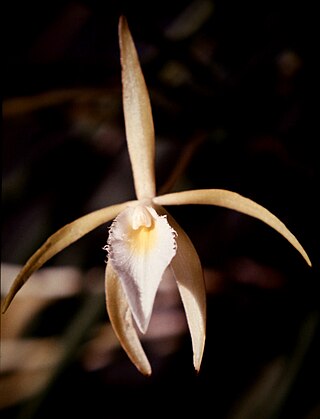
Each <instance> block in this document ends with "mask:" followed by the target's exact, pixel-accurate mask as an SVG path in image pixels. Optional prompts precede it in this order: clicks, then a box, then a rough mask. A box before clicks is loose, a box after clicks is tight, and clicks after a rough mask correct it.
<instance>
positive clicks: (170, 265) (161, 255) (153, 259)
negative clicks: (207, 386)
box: [3, 16, 311, 375]
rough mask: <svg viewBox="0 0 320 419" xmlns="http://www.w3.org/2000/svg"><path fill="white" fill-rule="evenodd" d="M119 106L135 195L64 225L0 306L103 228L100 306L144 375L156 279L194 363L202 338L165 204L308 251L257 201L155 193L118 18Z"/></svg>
mask: <svg viewBox="0 0 320 419" xmlns="http://www.w3.org/2000/svg"><path fill="white" fill-rule="evenodd" d="M119 43H120V55H121V68H122V88H123V108H124V119H125V131H126V138H127V145H128V151H129V156H130V161H131V166H132V172H133V179H134V187H135V193H136V199H135V200H132V201H128V202H123V203H119V204H115V205H111V206H109V207H106V208H103V209H100V210H97V211H94V212H91V213H90V214H87V215H85V216H83V217H81V218H78V219H77V220H75V221H73V222H71V223H70V224H67V225H65V226H64V227H62V228H61V229H60V230H58V231H57V232H56V233H55V234H53V235H52V236H50V237H49V238H48V239H47V241H46V242H45V243H44V244H43V245H42V246H41V247H40V248H39V249H38V250H37V251H36V252H35V253H34V254H33V255H32V256H31V257H30V259H29V260H28V261H27V263H26V264H25V265H24V267H23V268H22V269H21V271H20V273H19V274H18V276H17V277H16V279H15V281H14V282H13V285H12V287H11V289H10V290H9V293H8V295H7V297H6V298H5V300H4V304H3V312H5V311H6V310H7V308H8V306H9V305H10V303H11V301H12V299H13V298H14V296H15V294H16V293H17V292H18V290H19V289H20V288H21V287H22V285H23V284H24V283H25V282H26V281H27V279H28V278H29V277H30V276H31V275H32V274H33V273H34V272H35V271H36V270H37V269H39V268H40V267H41V266H42V265H43V264H44V263H45V262H47V261H48V260H49V259H50V258H52V257H53V256H54V255H56V254H57V253H58V252H60V251H61V250H63V249H64V248H66V247H67V246H69V245H70V244H71V243H73V242H75V241H76V240H78V239H80V238H81V237H82V236H84V235H85V234H87V233H89V232H90V231H91V230H93V229H95V228H96V227H98V226H100V225H102V224H103V223H107V222H109V221H113V222H112V224H111V227H110V229H109V236H108V241H107V245H106V247H105V249H106V251H107V255H108V258H107V263H106V274H105V292H106V306H107V311H108V315H109V319H110V322H111V324H112V327H113V329H114V332H115V334H116V335H117V337H118V339H119V341H120V343H121V345H122V347H123V349H124V350H125V351H126V353H127V355H128V356H129V358H130V359H131V361H132V362H133V364H134V365H135V366H136V367H137V368H138V370H139V371H141V372H142V373H143V374H145V375H150V374H151V367H150V364H149V361H148V359H147V356H146V354H145V352H144V350H143V347H142V345H141V342H140V338H139V332H140V333H142V334H144V333H145V332H146V331H147V329H148V325H149V321H150V317H151V314H152V309H153V304H154V300H155V296H156V293H157V290H158V288H159V284H160V282H161V280H162V279H163V278H164V277H170V278H171V279H172V280H175V281H176V284H177V286H178V289H179V292H180V296H181V300H182V303H183V306H184V310H185V314H186V319H187V323H188V327H189V331H190V335H191V342H192V349H193V364H194V368H195V370H196V371H199V369H200V365H201V360H202V356H203V351H204V346H205V339H206V290H205V283H204V277H203V271H202V267H201V263H200V259H199V257H198V254H197V252H196V250H195V248H194V246H193V244H192V242H191V240H190V239H189V238H188V236H187V234H186V233H185V232H184V231H183V229H182V228H181V227H180V226H179V224H178V223H177V222H176V221H175V220H174V219H173V217H172V216H171V215H170V214H169V213H168V212H167V211H166V210H165V209H164V206H167V205H168V206H170V205H190V204H202V205H216V206H220V207H224V208H229V209H232V210H236V211H239V212H241V213H244V214H247V215H250V216H252V217H255V218H257V219H259V220H261V221H262V222H264V223H266V224H267V225H269V226H270V227H272V228H273V229H275V230H276V231H277V232H278V233H280V234H281V235H282V236H283V237H285V238H286V239H287V240H288V241H289V243H291V244H292V246H294V247H295V248H296V250H297V251H298V252H300V254H301V255H302V256H303V258H304V259H305V260H306V262H307V263H308V264H309V265H310V266H311V262H310V260H309V257H308V255H307V253H306V252H305V250H304V249H303V247H302V246H301V244H300V243H299V242H298V240H297V239H296V237H295V236H294V235H293V234H292V233H291V232H290V231H289V230H288V229H287V227H286V226H285V225H284V224H283V223H282V222H281V221H280V220H279V219H278V218H277V217H276V216H275V215H273V214H272V213H270V212H269V211H268V210H267V209H265V208H264V207H263V206H261V205H259V204H257V203H255V202H253V201H252V200H250V199H248V198H245V197H243V196H241V195H239V194H237V193H235V192H231V191H228V190H221V189H205V190H187V191H182V192H175V193H169V194H165V195H162V196H156V182H155V168H154V157H155V135H154V126H153V119H152V111H151V105H150V99H149V94H148V91H147V87H146V84H145V80H144V77H143V74H142V71H141V67H140V64H139V58H138V55H137V51H136V48H135V45H134V42H133V39H132V36H131V33H130V30H129V27H128V24H127V21H126V19H125V18H124V17H123V16H122V17H120V20H119Z"/></svg>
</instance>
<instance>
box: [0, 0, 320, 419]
mask: <svg viewBox="0 0 320 419" xmlns="http://www.w3.org/2000/svg"><path fill="white" fill-rule="evenodd" d="M2 10H3V13H2V16H3V17H2V19H3V41H4V42H3V47H4V48H3V53H2V55H3V58H2V65H1V67H2V81H3V83H2V85H3V148H2V152H3V160H2V163H3V182H2V261H3V262H7V263H18V264H23V263H24V262H25V261H26V259H27V258H28V257H29V256H30V255H31V254H32V252H33V251H34V250H36V248H37V247H38V246H39V245H40V244H41V243H42V242H43V241H44V240H45V239H46V238H47V237H48V236H49V235H50V234H52V233H53V232H54V231H56V230H57V229H58V228H60V227H61V226H63V225H64V224H66V223H67V222H69V221H72V220H73V219H75V218H77V217H79V216H81V215H83V214H85V213H87V212H89V211H92V210H93V209H97V208H100V207H102V206H106V205H110V204H112V203H117V202H121V201H122V200H124V199H131V198H132V197H133V196H134V191H133V186H132V179H131V171H130V164H129V161H128V156H127V150H126V143H125V136H124V121H123V114H122V104H121V80H120V62H119V46H118V32H117V31H118V29H117V26H118V19H119V16H120V15H121V14H125V15H126V17H127V19H128V23H129V26H130V29H131V32H132V35H133V38H134V40H135V43H136V46H137V50H138V53H139V56H140V60H141V65H142V69H143V72H144V75H145V78H146V82H147V85H148V88H149V92H150V97H151V103H152V108H153V115H154V123H155V131H156V141H157V184H158V187H159V188H160V187H161V185H162V184H163V183H164V182H165V181H166V179H167V177H168V175H169V174H170V172H171V170H172V169H173V168H174V165H175V162H176V161H177V159H178V157H179V156H180V155H181V153H183V151H184V150H185V148H186V146H187V145H188V144H190V143H192V142H194V143H195V144H198V146H197V147H196V148H195V150H194V153H193V155H192V158H191V160H190V162H189V165H188V166H187V167H186V169H185V170H184V171H183V173H182V174H181V176H180V178H179V180H178V182H177V184H176V186H175V188H176V189H196V188H223V189H229V190H232V191H235V192H238V193H241V194H242V195H244V196H247V197H249V198H251V199H253V200H255V201H256V202H258V203H260V204H262V205H264V206H265V207H266V208H268V209H269V210H270V211H271V212H273V213H274V214H275V215H277V216H278V217H279V218H280V219H281V220H282V221H283V222H284V223H285V224H286V225H287V227H288V228H289V229H290V230H291V231H292V232H293V233H294V234H295V235H296V237H297V238H298V239H299V241H300V242H301V244H302V245H303V246H304V248H305V249H306V251H307V252H308V254H309V256H310V258H311V261H312V262H313V265H314V266H313V268H312V269H310V268H309V267H308V266H307V265H306V264H305V262H304V261H303V259H302V258H301V257H300V255H299V254H298V253H297V252H296V251H295V250H294V249H293V248H292V247H291V246H290V245H289V244H288V243H287V242H286V241H285V240H283V239H282V237H280V236H279V235H278V234H277V233H275V232H274V231H273V230H271V229H270V228H268V227H266V226H265V225H264V224H262V223H260V222H258V221H256V220H253V219H251V218H249V217H246V216H244V215H239V214H238V213H236V212H233V211H228V210H224V209H221V208H212V207H210V208H209V207H197V208H195V207H191V206H190V207H189V206H188V207H185V208H169V210H170V212H171V213H172V215H174V216H175V218H176V219H177V221H178V222H179V223H180V224H181V226H182V227H183V228H184V229H185V231H186V232H187V233H188V234H189V235H190V237H191V238H192V240H193V243H194V245H195V247H196V249H197V250H198V252H199V256H200V259H201V261H202V263H203V267H204V268H205V270H207V272H208V278H207V281H208V325H207V327H208V330H207V343H206V349H205V353H204V359H203V363H202V367H201V370H200V373H199V374H198V375H196V374H195V372H194V371H193V367H192V356H191V354H190V351H191V349H190V342H189V336H188V335H186V336H185V337H184V338H183V339H182V340H181V342H180V345H179V348H178V349H177V350H175V351H173V352H172V353H170V354H169V355H167V356H166V357H165V359H162V358H161V356H160V355H157V352H156V350H152V351H150V353H151V356H150V360H151V364H153V365H154V366H155V368H154V373H153V375H152V376H151V377H149V378H147V377H143V376H141V375H140V374H139V373H138V372H137V371H136V370H135V368H134V367H133V366H132V365H131V364H130V361H129V360H128V359H127V357H126V355H125V353H124V352H123V351H122V350H121V349H119V351H118V353H117V357H116V358H115V360H114V362H113V363H111V364H108V365H107V366H105V367H104V368H100V369H99V370H97V371H94V372H88V371H85V369H84V368H83V366H82V363H81V362H80V359H79V356H78V355H77V349H78V348H75V351H74V354H73V355H74V356H71V357H70V359H69V360H68V362H66V364H65V365H63V367H62V368H61V371H60V373H59V374H58V375H57V377H56V379H55V381H54V383H52V384H51V385H50V388H49V389H48V391H47V392H46V393H45V396H43V397H41V398H40V399H41V402H40V403H38V404H37V403H35V405H36V406H37V407H36V408H35V409H33V408H30V407H28V406H31V404H30V403H32V401H31V402H30V400H29V401H26V402H25V403H22V402H21V403H20V404H19V405H15V406H10V407H8V408H6V409H4V411H3V412H2V413H3V417H8V418H9V417H10V418H11V417H12V418H13V417H19V418H23V417H26V418H27V417H30V416H32V417H35V418H37V419H38V418H44V417H45V418H46V419H49V418H51V417H52V418H53V417H56V416H57V415H60V414H62V415H65V416H67V415H72V416H73V417H75V416H77V415H79V414H81V415H84V414H88V415H90V417H92V418H95V417H101V416H103V417H106V418H109V417H110V418H120V417H121V418H122V417H124V416H128V415H130V414H132V415H134V416H140V417H150V416H152V415H162V414H163V415H165V416H166V417H171V416H177V415H179V417H181V416H182V415H185V414H188V415H189V414H190V412H191V411H192V412H194V414H196V415H197V417H214V418H219V419H220V418H221V419H224V418H228V419H238V418H243V419H248V418H250V419H251V418H252V419H253V418H275V417H278V418H281V419H282V418H290V419H291V418H306V419H314V418H316V417H319V402H320V397H319V373H320V371H319V366H318V354H317V351H316V347H317V344H318V343H319V239H318V237H319V222H318V216H319V215H318V214H319V206H318V202H317V195H318V194H319V182H318V179H317V176H316V173H317V171H318V168H319V163H320V161H319V153H318V141H319V140H318V138H319V129H318V118H315V116H314V114H315V112H314V109H315V107H317V98H316V99H314V97H315V93H314V92H315V86H316V83H317V81H318V76H317V75H315V72H314V57H315V54H316V49H315V47H314V44H315V34H314V33H313V29H314V25H313V23H312V21H313V15H314V13H315V11H314V10H312V9H311V8H310V5H309V4H308V3H301V2H299V3H298V2H289V1H280V2H278V1H264V0H263V1H257V2H246V1H245V2H239V1H231V0H227V1H226V0H216V1H213V0H202V1H201V0H194V1H166V0H162V1H154V2H151V1H150V2H147V3H145V2H142V1H135V2H133V1H131V2H130V1H98V0H97V1H92V2H90V1H83V2H81V1H70V2H68V1H46V2H41V3H40V2H35V1H32V0H30V1H28V2H17V1H13V2H10V3H9V2H6V4H5V5H4V6H2ZM48 92H50V93H48ZM18 98H19V99H21V98H22V99H23V100H22V101H20V100H19V101H18V100H17V99H18ZM106 238H107V236H106V228H105V227H102V228H99V229H97V230H96V231H94V232H92V233H90V234H89V235H88V236H87V237H85V238H83V239H82V240H80V241H79V242H78V243H76V244H74V245H73V246H71V247H70V248H69V249H66V250H65V251H64V252H62V253H61V254H60V255H58V256H57V257H56V258H54V259H53V260H52V261H50V262H48V264H47V265H48V266H53V265H55V266H60V265H70V264H72V265H75V266H77V267H78V268H79V269H81V270H84V271H85V270H88V269H90V268H92V267H96V266H100V267H103V266H104V261H105V252H104V251H103V249H102V247H103V245H104V244H105V242H106ZM210 272H214V274H215V278H216V277H217V275H218V277H219V281H218V286H217V285H216V283H214V284H212V283H210V281H211V279H210V278H211V277H210V275H209V273H210ZM101 280H102V282H103V278H102V279H101ZM81 298H82V297H81ZM78 300H79V299H70V301H69V300H68V301H67V303H66V302H64V303H63V304H60V305H59V303H57V304H56V305H54V306H52V307H51V308H50V310H49V311H46V312H44V313H42V314H39V318H38V319H37V321H36V322H35V324H36V326H34V327H32V328H30V329H29V331H28V333H29V335H30V336H44V335H50V333H52V334H59V333H60V332H61V333H62V332H63V331H64V329H65V327H66V325H67V324H68V323H69V320H70V319H71V318H72V316H73V315H74V313H76V312H77V309H78V307H79V301H78ZM81 301H82V300H81ZM99 320H103V321H107V319H106V314H105V311H104V310H103V312H102V313H101V314H100V317H99V319H98V321H99ZM93 326H94V325H93ZM93 326H92V327H93ZM147 349H148V348H147ZM147 352H148V351H147ZM279 359H281V360H282V361H281V362H283V364H281V365H282V367H281V368H280V373H279V379H278V380H274V383H275V384H274V386H271V388H269V387H270V386H269V387H268V382H267V380H268V378H267V376H268V377H269V378H270V376H272V374H277V371H279V370H278V369H277V368H278V363H277V360H279ZM264 372H266V374H265V375H264ZM268 374H269V375H268ZM271 382H272V380H271ZM259 388H261V389H262V390H261V391H260V392H259ZM28 403H29V404H28ZM28 409H29V410H28ZM24 412H34V413H32V415H31V413H24ZM28 415H29V416H28Z"/></svg>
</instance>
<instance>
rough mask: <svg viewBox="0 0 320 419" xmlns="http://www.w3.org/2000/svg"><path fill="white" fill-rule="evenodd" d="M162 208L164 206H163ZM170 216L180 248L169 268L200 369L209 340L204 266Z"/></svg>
mask: <svg viewBox="0 0 320 419" xmlns="http://www.w3.org/2000/svg"><path fill="white" fill-rule="evenodd" d="M163 211H165V210H164V209H163V208H162V212H163ZM165 212H166V211H165ZM166 213H167V212H166ZM167 217H168V221H169V224H170V225H171V226H172V227H173V228H174V229H175V231H176V232H177V239H176V240H177V252H176V255H175V257H174V258H173V259H172V261H171V264H170V267H169V268H168V270H170V271H171V273H172V275H173V276H174V278H175V280H176V282H177V285H178V289H179V292H180V295H181V300H182V303H183V306H184V310H185V313H186V318H187V323H188V327H189V331H190V335H191V340H192V349H193V364H194V368H195V369H196V371H199V369H200V366H201V361H202V356H203V351H204V347H205V340H206V289H205V282H204V277H203V270H202V266H201V262H200V259H199V256H198V254H197V251H196V249H195V248H194V246H193V244H192V242H191V240H190V238H189V237H188V235H187V234H186V233H185V231H184V230H183V229H182V228H181V226H180V225H179V224H178V223H177V222H176V221H175V220H174V218H173V217H172V216H171V215H170V214H169V213H167Z"/></svg>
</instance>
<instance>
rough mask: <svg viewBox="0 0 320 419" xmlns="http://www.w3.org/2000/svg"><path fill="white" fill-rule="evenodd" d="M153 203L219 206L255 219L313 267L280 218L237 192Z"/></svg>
mask: <svg viewBox="0 0 320 419" xmlns="http://www.w3.org/2000/svg"><path fill="white" fill-rule="evenodd" d="M153 202H154V203H156V204H159V205H188V204H202V205H217V206H220V207H224V208H229V209H232V210H235V211H239V212H242V213H243V214H246V215H250V216H251V217H255V218H257V219H259V220H260V221H263V222H264V223H266V224H267V225H268V226H270V227H272V228H273V229H274V230H276V231H277V232H278V233H280V234H281V235H282V236H283V237H285V238H286V239H287V240H288V241H289V243H291V244H292V246H293V247H294V248H295V249H296V250H298V252H299V253H300V254H301V255H302V257H303V258H304V259H305V260H306V262H307V263H308V265H309V266H311V261H310V259H309V257H308V255H307V253H306V251H305V250H304V248H303V247H302V246H301V244H300V243H299V242H298V240H297V239H296V237H295V236H294V235H293V234H292V233H291V232H290V231H289V230H288V228H287V227H286V226H285V225H284V224H283V222H282V221H280V220H279V218H277V217H276V216H275V215H273V214H272V213H271V212H270V211H268V210H267V209H266V208H264V207H263V206H262V205H259V204H257V203H256V202H254V201H252V200H251V199H248V198H245V197H243V196H241V195H239V194H237V193H235V192H231V191H227V190H224V189H198V190H191V191H183V192H175V193H171V194H167V195H162V196H159V197H156V198H154V200H153Z"/></svg>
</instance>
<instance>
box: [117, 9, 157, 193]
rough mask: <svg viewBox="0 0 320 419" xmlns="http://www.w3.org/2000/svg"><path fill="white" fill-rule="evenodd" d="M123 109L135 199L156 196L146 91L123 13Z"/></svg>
mask: <svg viewBox="0 0 320 419" xmlns="http://www.w3.org/2000/svg"><path fill="white" fill-rule="evenodd" d="M119 41H120V54H121V56H120V58H121V67H122V89H123V110H124V119H125V129H126V137H127V143H128V150H129V156H130V160H131V166H132V172H133V178H134V185H135V191H136V195H137V198H138V199H144V198H152V197H154V196H155V173H154V170H155V169H154V157H155V144H154V126H153V118H152V110H151V104H150V98H149V93H148V90H147V86H146V83H145V80H144V76H143V73H142V71H141V67H140V63H139V58H138V55H137V51H136V48H135V45H134V42H133V39H132V36H131V33H130V30H129V27H128V23H127V20H126V19H125V17H124V16H121V17H120V20H119Z"/></svg>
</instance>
